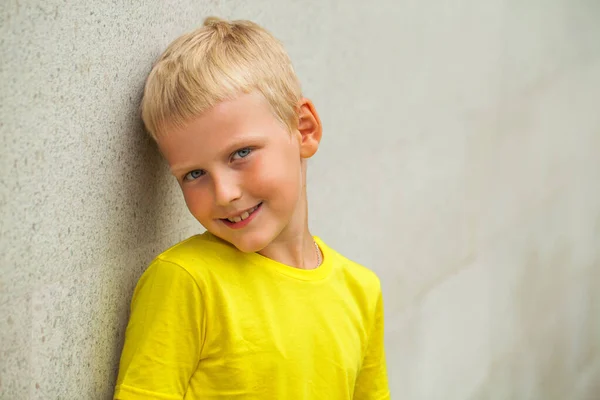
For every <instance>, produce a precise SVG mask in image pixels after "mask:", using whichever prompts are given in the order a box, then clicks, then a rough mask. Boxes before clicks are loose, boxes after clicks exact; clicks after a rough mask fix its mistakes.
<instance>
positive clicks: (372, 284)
mask: <svg viewBox="0 0 600 400" xmlns="http://www.w3.org/2000/svg"><path fill="white" fill-rule="evenodd" d="M319 245H320V246H321V248H322V249H323V250H325V252H326V253H325V254H326V256H329V257H330V259H331V260H330V261H331V262H332V263H333V266H334V268H335V269H336V270H337V272H338V273H340V274H342V275H343V276H344V278H345V280H346V282H347V284H348V285H350V286H352V287H354V288H356V289H360V290H361V291H364V292H365V294H368V295H370V296H369V297H371V296H378V295H379V293H380V292H381V282H380V280H379V277H378V276H377V274H376V273H375V272H373V271H372V270H370V269H369V268H367V267H365V266H364V265H361V264H359V263H357V262H355V261H352V260H350V259H349V258H347V257H345V256H343V255H342V254H340V253H339V252H337V251H336V250H334V249H332V248H331V247H329V246H327V245H326V244H325V243H323V241H322V240H320V239H319Z"/></svg>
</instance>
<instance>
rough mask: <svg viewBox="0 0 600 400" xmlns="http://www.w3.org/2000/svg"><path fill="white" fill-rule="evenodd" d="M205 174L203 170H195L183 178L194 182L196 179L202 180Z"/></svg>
mask: <svg viewBox="0 0 600 400" xmlns="http://www.w3.org/2000/svg"><path fill="white" fill-rule="evenodd" d="M204 174H205V172H204V171H203V170H201V169H195V170H193V171H190V172H188V173H187V174H185V176H184V177H183V180H184V181H193V180H194V179H198V178H200V177H201V176H202V175H204Z"/></svg>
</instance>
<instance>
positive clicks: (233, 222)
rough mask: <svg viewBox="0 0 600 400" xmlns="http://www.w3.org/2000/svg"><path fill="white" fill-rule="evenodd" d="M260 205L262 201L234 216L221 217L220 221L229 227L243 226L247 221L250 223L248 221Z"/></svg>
mask: <svg viewBox="0 0 600 400" xmlns="http://www.w3.org/2000/svg"><path fill="white" fill-rule="evenodd" d="M261 206H262V202H261V203H258V204H257V205H255V206H254V207H252V208H249V209H247V210H246V211H244V212H242V213H241V214H238V215H236V216H233V217H228V218H221V221H223V223H224V224H225V225H227V226H229V227H230V228H243V227H244V226H246V225H247V224H248V223H250V221H251V220H252V219H253V217H254V216H255V215H256V213H257V211H258V210H259V209H260V207H261Z"/></svg>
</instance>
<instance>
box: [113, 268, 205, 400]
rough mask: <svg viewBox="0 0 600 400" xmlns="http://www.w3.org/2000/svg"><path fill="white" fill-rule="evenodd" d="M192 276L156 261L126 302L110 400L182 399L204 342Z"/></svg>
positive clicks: (200, 307)
mask: <svg viewBox="0 0 600 400" xmlns="http://www.w3.org/2000/svg"><path fill="white" fill-rule="evenodd" d="M203 304H204V303H203V298H202V293H201V291H200V288H199V286H198V284H197V282H196V280H195V279H194V278H193V277H192V276H191V275H190V274H189V272H188V271H186V270H185V269H184V268H182V267H181V266H179V265H177V264H175V263H172V262H169V261H165V260H161V259H156V260H154V261H153V263H152V264H151V265H150V266H149V267H148V269H147V270H146V271H145V272H144V274H143V275H142V277H141V278H140V280H139V282H138V284H137V287H136V289H135V292H134V295H133V298H132V301H131V315H130V318H129V324H128V326H127V330H126V333H125V344H124V347H123V352H122V354H121V362H120V367H119V376H118V379H117V385H116V388H115V397H114V398H115V399H119V400H142V399H145V400H148V399H169V400H170V399H173V400H175V399H183V398H184V396H185V393H186V390H187V386H188V383H189V381H190V377H191V376H192V374H193V373H194V372H195V371H196V368H197V366H198V362H199V360H200V351H201V349H202V343H203V342H204V325H205V324H204V320H205V318H204V312H205V310H204V305H203Z"/></svg>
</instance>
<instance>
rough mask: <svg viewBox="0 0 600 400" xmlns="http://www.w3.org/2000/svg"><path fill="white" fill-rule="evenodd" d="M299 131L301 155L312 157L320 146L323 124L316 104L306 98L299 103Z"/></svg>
mask: <svg viewBox="0 0 600 400" xmlns="http://www.w3.org/2000/svg"><path fill="white" fill-rule="evenodd" d="M298 133H299V136H298V140H299V142H300V157H302V158H310V157H312V156H313V155H314V154H315V153H316V152H317V149H318V148H319V143H320V142H321V136H322V135H323V126H322V125H321V119H320V118H319V114H317V110H316V109H315V106H314V104H313V103H312V101H310V100H309V99H306V98H302V99H300V102H299V103H298Z"/></svg>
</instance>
